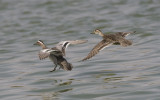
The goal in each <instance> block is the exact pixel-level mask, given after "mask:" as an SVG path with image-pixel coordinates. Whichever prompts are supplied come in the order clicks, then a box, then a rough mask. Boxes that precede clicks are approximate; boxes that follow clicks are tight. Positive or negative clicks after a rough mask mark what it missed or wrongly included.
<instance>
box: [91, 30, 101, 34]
mask: <svg viewBox="0 0 160 100" xmlns="http://www.w3.org/2000/svg"><path fill="white" fill-rule="evenodd" d="M101 33H102V32H101V30H99V29H95V30H94V31H93V32H92V33H91V34H101Z"/></svg>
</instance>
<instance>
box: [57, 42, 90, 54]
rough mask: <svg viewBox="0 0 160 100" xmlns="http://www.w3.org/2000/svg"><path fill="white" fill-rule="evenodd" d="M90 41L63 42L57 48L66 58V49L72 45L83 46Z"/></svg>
mask: <svg viewBox="0 0 160 100" xmlns="http://www.w3.org/2000/svg"><path fill="white" fill-rule="evenodd" d="M87 41H88V40H73V41H61V42H59V43H58V44H57V45H56V48H57V49H58V50H60V51H61V52H62V54H63V56H65V55H66V54H65V49H66V48H67V47H68V46H69V45H70V44H82V43H86V42H87Z"/></svg>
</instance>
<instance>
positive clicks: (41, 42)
mask: <svg viewBox="0 0 160 100" xmlns="http://www.w3.org/2000/svg"><path fill="white" fill-rule="evenodd" d="M33 45H39V46H41V45H44V43H43V41H42V40H38V41H37V42H36V43H34V44H33Z"/></svg>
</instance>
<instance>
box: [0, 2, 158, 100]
mask: <svg viewBox="0 0 160 100" xmlns="http://www.w3.org/2000/svg"><path fill="white" fill-rule="evenodd" d="M159 5H160V1H159V0H0V45H1V49H0V55H1V56H0V84H1V87H0V91H1V93H0V98H1V100H80V99H86V100H160V94H159V93H160V64H159V60H160V54H159V53H160V49H159V38H160V34H159V33H160V21H159V18H160V7H159ZM96 28H99V29H101V30H102V31H103V32H106V33H110V32H118V31H137V33H135V34H133V35H130V36H128V37H127V38H128V39H130V40H132V41H133V45H132V46H129V47H126V48H123V47H120V46H110V47H108V48H106V49H104V50H103V51H102V52H100V53H99V54H98V55H96V56H95V57H93V58H92V59H90V60H88V61H85V62H78V61H79V60H80V59H82V58H83V57H85V56H86V55H87V54H88V52H89V51H90V50H91V49H92V48H93V46H94V45H95V44H96V43H98V42H99V41H100V40H101V37H99V36H97V35H91V34H89V33H91V32H92V31H93V30H94V29H96ZM39 39H41V40H44V42H45V43H46V44H47V45H48V46H49V47H53V46H54V45H55V44H56V43H58V42H59V41H61V40H75V39H87V40H89V41H88V43H86V44H80V45H76V46H70V47H69V48H68V49H67V60H68V61H69V62H71V63H72V64H73V66H74V68H73V70H72V71H63V70H57V71H55V72H52V73H51V72H49V70H51V69H53V64H52V62H50V61H49V59H46V60H43V61H40V60H39V59H38V56H37V53H38V50H40V47H37V46H33V43H35V42H36V41H37V40H39Z"/></svg>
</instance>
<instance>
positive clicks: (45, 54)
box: [38, 49, 57, 60]
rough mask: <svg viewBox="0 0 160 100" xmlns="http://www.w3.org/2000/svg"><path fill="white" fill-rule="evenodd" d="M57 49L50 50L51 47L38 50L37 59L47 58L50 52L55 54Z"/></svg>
mask: <svg viewBox="0 0 160 100" xmlns="http://www.w3.org/2000/svg"><path fill="white" fill-rule="evenodd" d="M56 53H57V50H51V49H43V50H41V51H40V52H39V54H38V55H39V59H40V60H42V59H45V58H47V57H48V56H49V55H50V54H56Z"/></svg>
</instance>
